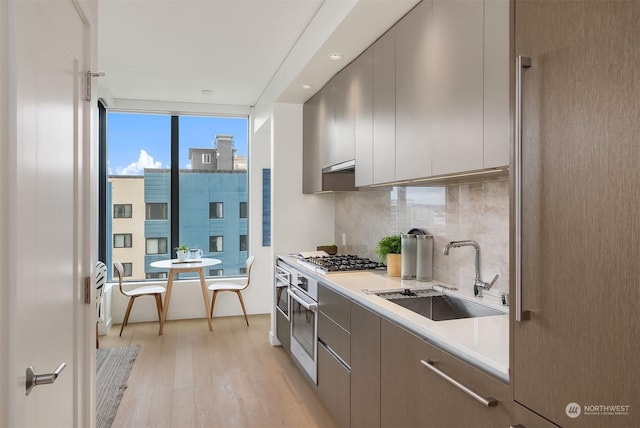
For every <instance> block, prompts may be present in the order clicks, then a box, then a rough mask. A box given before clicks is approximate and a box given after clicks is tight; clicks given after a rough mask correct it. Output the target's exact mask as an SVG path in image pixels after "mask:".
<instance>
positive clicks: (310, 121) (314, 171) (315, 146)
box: [302, 93, 322, 193]
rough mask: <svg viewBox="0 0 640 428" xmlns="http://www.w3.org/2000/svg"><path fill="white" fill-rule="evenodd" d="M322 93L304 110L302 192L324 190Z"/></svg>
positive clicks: (310, 101)
mask: <svg viewBox="0 0 640 428" xmlns="http://www.w3.org/2000/svg"><path fill="white" fill-rule="evenodd" d="M321 95H322V94H321V93H317V94H316V95H314V96H313V97H311V98H310V99H309V100H308V101H307V102H306V103H305V104H304V107H303V109H302V192H303V193H314V192H319V191H321V190H322V165H321V161H320V127H319V123H320V119H321V102H320V101H321Z"/></svg>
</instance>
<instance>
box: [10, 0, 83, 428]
mask: <svg viewBox="0 0 640 428" xmlns="http://www.w3.org/2000/svg"><path fill="white" fill-rule="evenodd" d="M7 11H8V17H9V22H10V23H11V24H13V27H11V28H10V30H9V34H10V36H11V37H10V38H9V42H10V52H9V63H8V69H9V74H10V75H9V88H10V89H9V110H10V112H11V113H12V114H11V113H10V114H9V120H8V127H9V135H8V140H9V144H8V149H7V152H8V159H5V161H4V162H3V166H6V167H7V168H8V169H9V171H8V178H9V182H8V185H7V186H6V187H5V189H8V191H7V192H6V194H5V196H4V197H3V200H2V202H3V204H5V203H6V204H7V205H6V206H5V207H4V208H3V214H4V213H6V214H7V216H6V217H5V218H4V219H3V226H6V231H7V239H6V240H5V239H3V240H2V241H3V242H2V244H0V245H2V246H3V247H4V248H3V251H2V253H3V254H6V256H7V260H6V264H5V265H4V266H6V269H7V271H8V274H7V276H3V278H6V279H7V287H8V291H7V297H8V302H7V303H6V304H5V306H4V309H3V310H6V311H7V317H6V318H5V319H7V320H8V328H6V329H5V330H3V334H5V335H6V337H5V338H4V339H5V342H4V343H7V344H8V354H9V356H8V374H7V379H8V386H6V388H8V390H7V403H6V410H7V412H8V415H7V416H4V417H2V418H6V420H4V422H5V423H7V424H8V426H10V427H77V426H87V425H91V424H92V423H93V422H87V421H90V420H91V419H92V418H93V411H92V405H91V404H90V403H91V402H92V400H93V397H94V393H92V392H91V388H90V386H91V385H93V379H94V377H95V376H94V375H92V374H91V373H92V369H93V367H94V363H93V362H92V361H93V358H94V355H95V354H94V352H95V351H94V349H93V348H95V345H94V346H93V348H92V346H91V343H95V342H92V332H93V331H95V325H93V324H92V321H93V322H95V318H94V316H93V314H92V312H95V304H94V303H91V304H85V303H84V296H83V286H82V284H83V278H84V277H85V276H90V275H92V273H93V269H92V268H91V267H90V266H91V263H90V259H91V257H92V255H93V254H95V251H92V248H91V244H92V242H95V240H94V239H93V238H91V237H90V235H91V233H90V232H91V230H92V226H91V225H92V224H95V223H93V221H92V220H91V219H90V217H91V216H90V213H92V212H94V210H92V208H91V202H90V200H91V197H89V196H88V195H89V192H88V189H89V186H87V183H88V182H91V180H88V179H87V177H88V171H89V170H90V169H91V167H90V164H91V158H90V156H89V151H90V148H89V145H88V142H87V141H88V135H89V134H88V133H87V132H86V131H87V129H89V126H88V124H89V121H88V117H87V114H89V111H90V109H89V106H88V103H86V102H85V101H83V91H84V86H85V83H84V76H85V75H86V71H87V62H86V58H87V54H88V49H89V46H90V44H89V43H88V41H87V35H88V34H89V26H88V25H86V23H85V20H84V19H83V18H82V17H81V15H80V14H79V12H78V10H77V8H76V7H75V5H74V3H72V1H71V0H55V1H51V0H44V1H15V2H9V6H8V9H7ZM12 116H13V117H12ZM5 222H6V223H5ZM2 352H4V350H3V351H2ZM63 362H64V363H66V365H67V366H66V368H65V369H64V370H63V371H62V373H61V374H60V376H59V377H58V379H57V380H56V381H55V383H54V384H51V385H40V386H36V387H35V388H34V389H33V390H32V391H31V392H30V394H29V395H27V394H26V390H25V378H26V376H25V371H26V369H27V367H29V366H33V368H34V369H35V371H36V372H37V373H40V374H42V373H50V372H52V371H53V370H54V369H55V368H56V367H57V366H58V365H60V364H61V363H63ZM2 388H5V386H2ZM2 418H0V425H2V424H3V423H2V422H3V419H2Z"/></svg>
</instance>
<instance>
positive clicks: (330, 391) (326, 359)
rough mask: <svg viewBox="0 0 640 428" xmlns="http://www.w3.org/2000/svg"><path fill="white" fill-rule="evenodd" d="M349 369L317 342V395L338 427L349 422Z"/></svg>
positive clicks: (346, 425) (344, 425)
mask: <svg viewBox="0 0 640 428" xmlns="http://www.w3.org/2000/svg"><path fill="white" fill-rule="evenodd" d="M350 391H351V376H350V372H349V369H348V368H347V367H346V366H344V365H343V364H342V363H341V362H340V361H339V360H338V358H336V356H335V355H333V354H332V353H331V352H330V351H329V350H328V349H327V348H326V347H325V346H324V345H322V344H320V343H318V396H319V397H320V400H321V401H322V403H323V404H324V405H325V406H326V407H327V409H328V410H329V412H330V413H331V415H332V416H333V418H334V419H335V420H336V422H337V423H338V426H340V427H348V426H350V424H351V406H350V401H351V399H350Z"/></svg>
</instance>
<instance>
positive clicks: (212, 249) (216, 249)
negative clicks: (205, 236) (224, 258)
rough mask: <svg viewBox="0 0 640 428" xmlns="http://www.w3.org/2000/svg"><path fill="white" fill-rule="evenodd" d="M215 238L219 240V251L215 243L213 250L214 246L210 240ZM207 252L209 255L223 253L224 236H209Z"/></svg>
mask: <svg viewBox="0 0 640 428" xmlns="http://www.w3.org/2000/svg"><path fill="white" fill-rule="evenodd" d="M215 238H220V249H218V247H217V243H216V246H215V249H214V246H212V245H211V244H212V242H213V241H212V239H215ZM209 252H210V253H223V252H224V235H210V236H209Z"/></svg>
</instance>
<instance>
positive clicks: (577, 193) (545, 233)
mask: <svg viewBox="0 0 640 428" xmlns="http://www.w3.org/2000/svg"><path fill="white" fill-rule="evenodd" d="M514 6H515V21H514V22H515V25H514V28H515V54H516V57H518V56H522V57H526V58H525V59H524V60H523V61H522V64H523V66H522V67H519V66H516V70H515V72H516V75H517V73H520V76H521V78H520V79H518V78H516V85H515V93H516V101H517V103H516V106H518V104H519V105H521V107H522V109H521V120H520V121H517V122H516V136H518V135H519V134H520V133H519V131H520V130H521V135H522V138H521V140H520V142H519V143H518V141H517V142H516V151H515V153H516V158H515V166H516V168H515V169H514V171H515V177H516V181H515V183H516V185H515V186H514V187H515V193H514V195H515V198H514V205H513V206H514V210H513V212H514V218H513V226H514V227H513V230H514V233H513V237H514V239H513V240H512V241H513V242H514V252H513V254H514V256H513V263H511V265H512V267H513V269H514V270H513V275H512V279H513V280H512V281H511V283H512V287H513V289H512V293H511V296H515V299H512V304H511V308H512V318H513V320H512V323H513V324H512V329H511V332H512V333H511V334H512V338H511V339H512V344H513V345H512V346H513V348H512V349H513V352H512V361H511V369H512V379H511V383H512V388H513V394H514V399H515V401H516V403H518V405H522V406H523V407H526V408H528V409H530V410H532V411H534V412H536V413H538V414H540V415H542V416H544V417H545V418H547V419H549V420H551V421H552V422H554V423H556V424H558V425H561V426H565V427H573V426H575V427H604V426H606V427H623V426H624V427H632V426H635V427H637V426H640V388H639V387H638V382H639V381H640V379H639V372H640V370H639V369H638V368H639V367H640V346H639V342H640V315H639V308H640V216H639V215H638V213H637V211H638V208H639V207H640V143H639V140H638V135H640V73H639V72H638V70H639V69H640V36H639V34H640V33H639V32H638V25H639V23H640V2H637V1H601V0H598V1H540V0H536V1H530V0H515V3H514ZM527 58H528V59H527ZM528 65H530V66H528ZM519 82H520V83H521V84H520V85H518V83H519ZM518 101H520V102H519V103H518ZM516 112H517V107H516ZM516 119H519V115H518V114H516ZM518 154H519V156H518ZM520 161H521V164H520V165H519V162H520ZM518 178H521V184H520V185H518V180H517V179H518ZM520 278H521V282H519V281H518V280H519V279H520ZM520 296H521V300H520ZM514 300H515V301H514ZM520 301H521V303H522V308H521V309H522V310H521V311H520V310H518V309H520V308H519V303H520ZM516 318H520V320H517V319H516ZM527 318H528V319H527Z"/></svg>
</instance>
